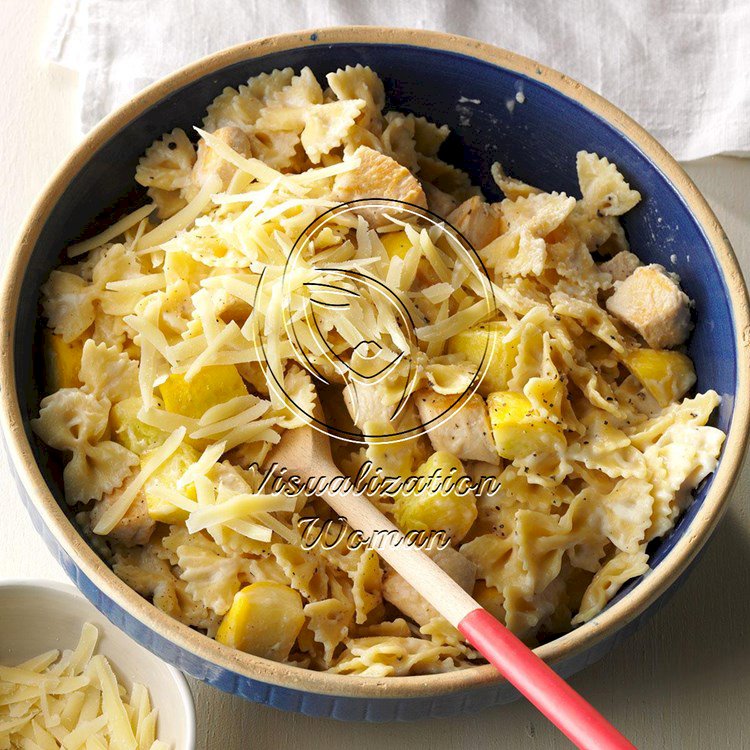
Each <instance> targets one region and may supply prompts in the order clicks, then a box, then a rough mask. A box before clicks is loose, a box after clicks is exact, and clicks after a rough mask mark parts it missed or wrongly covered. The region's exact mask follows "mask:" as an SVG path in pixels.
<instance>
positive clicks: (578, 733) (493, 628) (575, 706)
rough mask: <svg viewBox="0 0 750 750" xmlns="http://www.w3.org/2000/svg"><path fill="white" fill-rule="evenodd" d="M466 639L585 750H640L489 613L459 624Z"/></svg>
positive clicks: (481, 611) (479, 611)
mask: <svg viewBox="0 0 750 750" xmlns="http://www.w3.org/2000/svg"><path fill="white" fill-rule="evenodd" d="M458 629H459V630H460V631H461V632H462V633H463V634H464V636H466V639H467V640H468V641H469V642H470V643H471V644H472V645H473V646H474V647H475V648H476V649H477V650H478V651H479V652H481V653H482V655H483V656H484V657H485V658H486V659H487V660H488V661H489V662H490V663H491V664H492V665H493V666H494V667H495V668H496V669H497V670H498V671H499V672H500V674H502V675H503V677H505V678H506V679H507V680H508V682H511V683H512V684H513V685H515V687H516V688H518V690H519V691H520V692H521V693H523V695H525V696H526V697H527V698H528V699H529V700H530V701H531V702H532V703H533V704H534V705H535V706H536V707H537V708H538V709H539V710H540V711H541V712H542V713H543V714H544V715H545V716H546V717H547V718H548V719H549V720H550V721H551V722H552V723H553V724H555V726H557V727H558V728H559V729H560V730H561V731H562V732H563V733H564V734H565V735H566V736H567V737H568V739H570V740H571V741H572V742H573V743H575V745H576V746H577V747H579V748H581V749H582V750H625V749H626V748H627V749H628V750H634V749H635V745H633V744H632V743H631V742H629V741H628V740H627V739H626V738H625V737H623V736H622V735H621V734H620V733H619V732H618V731H617V730H616V729H615V728H614V727H613V726H612V725H611V724H610V723H609V722H608V721H607V720H606V719H605V718H604V717H603V716H602V715H601V714H600V713H599V712H598V711H597V710H596V709H595V708H594V707H593V706H591V705H590V704H589V703H587V702H586V701H585V700H584V699H583V698H582V697H581V696H580V695H578V693H576V691H575V690H573V688H571V687H570V685H568V684H567V683H566V682H565V680H563V679H562V677H560V676H559V675H558V674H557V673H556V672H554V671H553V670H552V669H551V668H550V667H548V666H547V665H546V664H545V663H544V662H543V661H542V660H541V659H540V658H539V657H538V656H537V655H536V654H535V653H534V652H533V651H531V649H529V648H527V647H526V646H525V645H524V644H523V643H521V641H519V640H518V638H516V636H514V635H513V634H512V633H511V632H510V631H509V630H508V629H507V628H505V627H504V626H503V625H501V624H500V623H499V622H498V621H497V620H496V619H495V618H494V617H493V616H492V615H491V614H490V613H489V612H487V610H485V609H482V608H481V607H480V608H479V609H475V610H474V611H473V612H470V613H469V614H468V615H466V617H464V618H463V620H461V622H460V623H459V624H458Z"/></svg>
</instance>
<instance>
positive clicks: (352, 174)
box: [333, 146, 427, 226]
mask: <svg viewBox="0 0 750 750" xmlns="http://www.w3.org/2000/svg"><path fill="white" fill-rule="evenodd" d="M353 156H354V158H357V159H359V160H360V164H359V166H358V167H356V168H355V169H352V170H350V171H349V172H344V173H343V174H340V175H338V176H337V177H336V180H335V181H334V183H333V194H334V196H335V198H336V199H337V200H340V201H342V202H346V201H353V200H359V199H362V198H388V199H390V200H398V201H404V202H406V203H414V204H416V205H417V206H422V207H423V208H427V198H426V197H425V194H424V190H422V186H421V185H420V183H419V180H417V178H416V177H415V176H414V175H413V174H412V173H411V172H410V171H409V170H408V169H407V168H406V167H403V166H401V164H399V163H398V162H397V161H396V160H395V159H391V157H390V156H386V155H385V154H381V153H380V152H379V151H375V149H372V148H370V147H369V146H360V147H359V148H358V149H357V150H356V151H355V152H354V154H353ZM361 213H362V215H363V216H364V217H365V219H367V221H368V222H369V223H370V224H371V225H372V226H381V225H383V224H386V223H388V220H387V218H385V217H384V216H383V211H382V210H380V209H363V210H362V211H361Z"/></svg>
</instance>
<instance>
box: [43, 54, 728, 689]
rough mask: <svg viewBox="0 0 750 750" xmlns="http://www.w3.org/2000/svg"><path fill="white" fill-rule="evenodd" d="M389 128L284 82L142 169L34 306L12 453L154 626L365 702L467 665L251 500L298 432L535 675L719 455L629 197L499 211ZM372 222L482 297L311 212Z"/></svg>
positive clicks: (305, 509) (371, 235) (314, 506)
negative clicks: (19, 432) (48, 463)
mask: <svg viewBox="0 0 750 750" xmlns="http://www.w3.org/2000/svg"><path fill="white" fill-rule="evenodd" d="M384 107H385V91H384V88H383V83H382V81H381V80H380V78H379V77H378V75H377V74H376V73H375V72H374V71H372V70H370V69H369V68H367V67H362V66H361V65H357V66H354V67H346V68H344V69H342V70H337V71H335V72H333V73H330V74H329V75H327V76H326V77H325V80H322V79H321V80H318V79H317V78H316V76H315V75H314V74H313V73H312V71H311V70H310V69H308V68H305V69H303V70H301V71H299V72H296V71H293V70H291V69H285V70H275V71H272V72H271V73H268V74H263V75H260V76H257V77H254V78H251V79H250V80H249V81H247V82H246V83H244V84H242V85H240V86H238V87H237V88H226V89H224V91H222V92H220V93H219V95H218V96H217V98H216V99H215V100H214V102H213V103H212V104H211V105H210V106H209V108H208V111H207V113H206V116H205V117H204V119H203V121H202V123H199V126H198V127H196V128H195V129H194V130H193V131H189V132H185V131H183V130H181V129H179V128H177V129H174V130H172V131H171V132H170V133H167V134H165V135H163V136H162V137H161V138H160V139H159V140H157V141H156V142H155V143H154V144H153V145H152V146H151V147H150V148H149V149H148V150H147V151H146V152H145V154H144V155H143V157H142V158H141V161H140V163H139V165H138V167H137V169H136V174H135V179H136V181H137V183H138V184H139V185H141V186H142V187H143V188H144V189H145V193H146V195H147V196H148V202H146V203H145V205H144V206H143V207H142V208H140V209H138V210H137V211H135V212H134V213H132V214H130V215H128V216H126V217H124V218H118V220H117V221H116V222H115V223H113V225H112V226H111V227H110V228H109V229H107V230H105V231H104V232H102V233H101V234H99V235H97V236H96V237H92V238H90V239H86V240H84V241H82V242H80V243H78V244H76V245H73V246H72V247H70V248H69V250H68V255H69V258H70V262H68V263H67V264H66V265H63V266H61V267H60V268H58V269H56V270H54V271H53V272H52V273H51V275H50V277H49V279H48V281H47V282H46V284H45V285H44V287H43V289H42V304H43V309H44V313H45V316H46V329H45V337H46V338H45V342H46V383H47V389H46V395H45V396H44V398H43V399H42V401H41V403H40V410H39V416H38V418H37V419H36V420H34V422H33V428H34V431H35V432H36V434H37V435H38V436H39V437H40V438H41V440H43V441H44V442H45V443H46V444H47V445H48V446H49V447H50V448H52V449H54V450H56V451H59V452H60V456H61V458H62V460H63V461H64V463H65V469H64V489H65V496H66V499H67V501H68V502H69V503H70V504H71V505H73V506H75V510H76V513H77V520H78V522H79V524H80V526H81V528H82V529H83V530H84V532H85V533H86V534H87V535H88V537H89V539H90V540H91V543H92V544H94V545H95V546H96V548H97V550H99V551H100V553H101V554H102V556H103V557H104V558H105V559H106V560H107V562H108V563H109V564H110V565H111V566H112V568H113V570H114V571H115V573H116V574H117V575H118V576H120V578H122V579H123V580H124V581H125V582H126V583H127V584H128V585H130V586H131V587H132V588H134V589H135V590H136V591H138V592H139V593H140V594H142V595H143V596H144V597H147V598H149V599H150V600H151V601H152V602H153V604H154V605H155V606H157V607H159V608H160V609H162V610H163V611H165V612H167V613H169V614H170V615H171V616H172V617H174V618H176V619H178V620H179V621H181V622H182V623H184V624H186V625H189V626H191V627H193V628H195V629H198V630H200V631H201V632H203V633H205V634H206V635H207V636H208V637H211V638H216V639H217V640H219V641H221V642H222V643H225V644H228V645H230V646H233V647H235V648H238V649H241V650H244V651H247V652H250V653H253V654H256V655H259V656H262V657H266V658H269V659H275V660H279V661H285V662H288V663H291V664H294V665H297V666H299V667H305V668H310V669H316V670H330V671H333V672H336V673H339V674H362V675H372V676H376V677H380V676H390V675H410V674H426V673H431V672H439V671H444V670H453V669H460V668H465V667H468V666H471V665H472V664H476V663H478V662H479V657H478V655H477V654H476V653H475V652H473V651H472V650H471V648H469V647H468V646H467V645H466V644H465V643H464V642H463V641H462V640H461V637H460V636H459V634H458V633H457V632H456V631H455V630H453V628H451V627H450V626H448V624H447V623H446V622H444V621H443V620H442V619H441V618H440V617H439V615H438V614H437V612H436V611H435V610H434V609H433V608H432V607H431V606H430V605H429V604H428V603H427V602H425V601H423V600H422V599H421V598H420V597H419V596H418V595H417V594H416V592H414V590H413V589H411V587H410V586H409V585H408V583H407V582H406V581H405V580H403V579H402V578H401V577H400V576H399V575H398V574H397V573H396V572H395V571H393V570H391V569H389V568H388V566H386V565H385V564H384V563H383V562H382V561H381V560H380V558H379V557H378V555H377V553H376V552H375V551H374V549H373V548H372V547H371V546H370V545H368V544H352V543H351V540H352V534H356V530H352V529H349V528H348V527H347V526H346V524H345V522H344V520H342V519H337V518H335V517H334V515H333V514H332V512H331V511H330V510H329V509H328V508H327V507H326V506H325V505H324V503H323V502H322V501H321V500H320V499H319V498H318V497H316V495H315V492H314V491H311V492H306V493H296V494H295V493H290V492H286V491H285V490H286V489H288V486H287V485H285V484H283V483H281V484H280V485H279V484H273V483H272V484H269V481H268V474H267V473H266V472H265V466H266V464H267V461H268V459H269V455H270V454H271V452H272V450H273V448H274V446H275V445H277V444H278V443H279V442H280V440H281V439H282V438H283V436H284V434H285V433H286V432H287V431H289V430H295V429H299V428H300V427H301V426H302V425H304V424H305V423H306V421H309V420H307V419H306V418H305V415H311V414H313V412H314V411H316V410H319V409H320V408H321V406H323V407H324V408H325V413H326V416H327V420H328V423H329V424H330V425H333V426H334V427H333V428H332V429H334V434H335V436H337V439H334V440H333V446H332V448H333V453H334V457H335V460H336V462H337V464H338V466H339V467H340V468H341V470H342V472H343V474H345V475H347V476H349V477H351V478H358V480H357V481H359V480H360V479H362V478H363V477H371V476H377V477H379V478H383V477H387V478H388V479H390V480H394V481H393V482H391V485H392V487H393V488H395V489H393V490H392V491H391V490H389V489H388V488H387V487H386V483H385V482H380V483H375V484H372V485H369V484H366V485H364V486H365V487H366V488H367V493H368V499H369V500H370V501H371V502H373V503H374V504H375V505H376V506H377V507H378V508H379V509H380V510H382V511H383V512H385V513H386V514H388V515H389V516H390V518H392V519H393V520H394V521H395V522H396V523H398V524H399V525H400V526H401V528H402V530H403V531H404V533H405V534H407V536H409V535H412V534H413V535H415V536H414V538H415V539H417V538H420V539H425V538H431V537H432V536H433V535H436V536H439V535H440V534H442V535H443V542H444V544H442V545H441V547H442V548H435V547H429V548H428V549H427V550H426V552H427V554H430V555H432V556H433V557H434V559H435V560H436V562H437V563H438V564H439V565H440V566H441V567H443V568H444V569H445V570H446V571H447V572H448V574H449V575H451V576H452V577H453V578H454V579H455V580H456V581H457V582H458V583H459V584H460V585H461V586H462V587H463V588H464V589H465V590H466V591H468V592H470V593H472V594H473V595H474V596H475V597H476V598H477V600H478V601H479V602H480V603H481V604H482V605H483V606H485V607H486V608H487V609H488V610H489V611H490V612H491V613H492V614H493V615H495V616H496V617H498V618H499V619H501V620H503V621H504V622H505V623H506V624H507V625H508V627H509V628H511V629H512V630H513V631H514V632H515V633H517V634H518V635H519V636H520V637H521V638H523V639H524V640H525V641H527V642H528V643H531V644H533V643H538V642H542V641H544V640H545V639H549V638H552V637H554V636H555V635H556V634H558V633H562V632H565V631H566V630H569V629H570V628H572V627H575V626H576V625H578V624H580V623H583V622H586V621H587V620H589V619H591V618H592V617H595V616H596V615H597V613H598V612H600V611H601V610H602V609H603V607H605V606H606V604H607V603H608V602H609V601H610V600H611V599H612V597H613V596H614V595H615V594H616V593H617V591H618V590H619V589H620V588H621V587H622V586H623V584H625V583H626V582H628V581H629V580H631V579H633V578H636V577H638V576H640V575H642V574H643V573H645V572H646V571H647V570H648V563H649V548H648V545H649V543H650V542H652V541H653V540H655V539H657V538H659V537H662V536H663V535H665V534H667V533H668V532H669V531H670V529H672V528H673V526H674V525H675V523H676V522H677V521H678V518H679V516H680V513H681V512H682V511H683V510H684V509H685V508H686V507H687V505H688V504H689V503H690V501H691V498H692V492H693V490H694V489H695V488H696V487H697V485H698V484H700V482H701V481H702V480H703V479H704V478H705V477H706V476H708V475H709V474H710V473H711V472H712V471H713V470H714V468H715V467H716V463H717V460H718V456H719V453H720V451H721V447H722V442H723V440H724V434H723V433H722V432H721V431H720V430H718V429H716V428H715V427H711V426H709V425H708V422H709V420H710V418H711V415H712V412H713V411H714V410H715V409H716V407H717V405H718V403H719V396H718V395H717V394H716V393H714V392H713V391H707V392H705V393H691V389H692V388H693V386H694V384H695V382H696V376H695V372H694V369H693V364H692V362H691V360H690V359H689V357H688V356H687V354H686V353H685V350H684V347H683V345H684V344H685V342H686V340H687V338H688V335H689V331H690V327H691V323H690V315H691V311H690V302H689V300H688V298H687V296H686V295H685V294H684V292H683V291H682V289H681V288H680V284H679V279H678V278H677V277H675V276H674V275H673V274H670V273H668V272H667V271H665V269H664V268H662V267H661V266H658V265H654V264H651V265H644V264H642V263H641V262H640V260H639V259H638V256H637V252H633V251H631V249H630V248H629V246H628V241H627V238H626V236H625V233H624V231H623V229H622V227H621V225H620V222H619V217H620V216H621V215H622V214H623V213H625V212H626V211H629V210H630V209H631V208H632V207H633V206H635V205H636V204H637V203H638V202H639V201H640V200H641V196H640V194H639V193H638V191H637V190H635V189H634V188H632V187H631V186H630V185H629V184H628V183H627V182H626V180H625V178H624V177H623V175H622V174H621V173H620V172H619V171H618V169H617V167H616V166H615V165H614V164H612V163H610V162H609V161H608V160H607V159H606V158H605V157H603V156H599V155H597V154H592V153H586V152H580V153H579V154H578V157H577V163H576V165H575V167H576V169H577V173H578V180H579V185H580V197H578V196H569V195H565V194H563V193H557V192H552V193H548V192H544V191H542V190H540V189H538V188H536V187H534V186H532V185H528V184H526V183H524V182H522V181H521V180H519V179H516V178H514V177H511V176H509V175H507V174H506V172H505V171H504V170H503V167H502V165H500V164H495V165H493V167H492V177H493V178H494V180H495V182H496V183H497V186H498V188H499V190H500V191H501V192H502V194H503V195H504V198H503V199H502V200H500V201H498V202H489V201H488V200H486V199H485V197H484V196H483V195H482V193H481V191H480V190H479V189H478V188H477V187H476V186H475V185H473V184H472V181H471V179H470V178H469V176H468V175H467V174H466V173H464V172H463V171H462V170H461V169H460V168H458V167H456V166H453V165H451V164H448V163H446V162H445V161H443V160H442V159H441V158H440V156H439V153H440V148H441V144H442V143H443V141H444V140H445V139H446V138H447V137H448V135H449V130H448V128H447V127H446V126H445V125H437V124H434V123H432V122H430V121H429V120H428V119H426V118H425V117H422V116H415V115H414V114H408V113H401V112H395V111H389V112H384V111H383V110H384ZM425 114H428V113H425ZM573 166H574V165H571V168H573ZM371 198H387V199H394V200H400V201H404V202H407V203H410V204H412V206H413V207H415V208H416V209H419V208H420V207H421V208H428V209H429V210H430V211H431V212H432V213H433V214H437V215H438V216H439V217H442V220H445V221H447V222H448V224H449V225H450V226H452V227H454V228H455V229H456V230H458V232H460V235H461V236H462V237H463V238H464V239H465V241H466V242H468V243H470V246H471V248H473V251H475V252H476V254H477V257H478V259H481V261H482V264H483V265H484V268H485V269H486V278H479V277H477V276H476V275H473V274H472V273H471V272H470V271H467V269H466V267H464V266H462V265H461V264H460V263H459V262H458V260H457V257H458V255H457V251H455V248H453V249H451V247H450V242H448V243H446V240H445V237H444V236H443V235H441V234H440V232H439V231H438V230H439V229H440V224H439V223H435V224H433V225H429V226H428V225H425V224H424V223H420V220H418V219H415V218H414V217H413V216H410V215H409V214H408V213H406V212H401V211H398V210H396V211H391V212H390V213H388V212H383V211H376V210H374V209H373V208H372V207H371V206H367V205H363V206H362V207H360V208H358V209H357V210H354V211H348V212H340V213H337V212H336V211H335V210H334V211H331V210H332V209H336V207H337V206H339V204H340V203H341V202H342V201H357V200H363V199H364V200H366V199H371ZM352 205H355V206H356V204H352ZM324 214H325V215H326V216H327V217H328V219H327V222H326V224H325V226H324V227H323V228H321V229H320V230H319V231H317V232H316V233H315V234H314V235H313V234H310V235H309V236H308V235H307V234H306V232H307V231H308V229H309V227H311V226H314V225H316V222H318V221H319V220H320V219H321V217H323V215H324ZM443 226H447V225H443ZM301 236H304V237H305V238H306V241H305V242H304V243H302V246H301V249H299V248H298V244H297V240H298V238H299V237H301ZM459 244H461V243H459ZM636 250H637V248H636ZM295 253H298V256H295V255H294V254H295ZM293 257H297V260H298V262H297V263H296V265H294V267H293V270H292V271H290V270H289V268H288V265H289V261H290V258H293ZM482 264H480V265H482ZM303 322H304V323H305V325H304V326H302V325H301V323H303ZM487 362H488V363H489V364H487V365H486V366H485V363H487ZM482 368H484V369H482ZM477 373H481V376H479V377H478V375H477ZM316 413H320V412H319V411H317V412H316ZM393 435H398V436H400V437H399V440H398V441H394V440H392V439H390V438H392V437H393ZM342 436H345V437H346V436H348V437H349V438H350V439H344V438H343V437H342ZM339 438H340V439H339ZM461 480H466V481H465V482H463V484H461ZM446 481H447V484H446ZM357 486H358V487H359V486H360V485H357ZM462 487H463V489H461V488H462ZM420 535H421V536H420ZM310 538H312V539H313V543H310Z"/></svg>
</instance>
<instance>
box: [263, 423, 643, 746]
mask: <svg viewBox="0 0 750 750" xmlns="http://www.w3.org/2000/svg"><path fill="white" fill-rule="evenodd" d="M267 464H269V465H273V464H276V465H277V466H278V467H283V468H285V469H286V476H287V477H289V476H290V475H295V474H296V475H297V476H298V477H299V478H300V479H301V480H303V481H304V480H306V479H318V478H324V477H328V478H332V477H337V476H342V475H341V472H340V471H339V469H338V468H337V467H336V465H335V464H334V462H333V458H332V456H331V446H330V443H329V440H328V436H327V435H325V434H323V433H322V432H319V431H318V430H315V429H313V428H312V427H310V426H309V425H306V426H304V427H299V428H297V429H294V430H287V431H286V432H284V433H283V436H282V439H281V441H280V443H279V444H278V445H277V447H276V448H275V450H274V451H273V452H272V453H271V454H270V456H269V458H268V460H267ZM316 494H317V495H318V496H319V497H321V498H323V499H324V500H325V501H326V502H327V503H328V504H329V505H330V506H331V508H333V510H335V511H336V513H338V514H339V515H340V516H342V517H344V518H345V519H346V521H347V523H348V524H349V526H351V527H352V528H353V529H358V530H359V531H361V532H362V534H364V536H365V537H366V538H368V539H369V538H373V537H372V535H373V533H374V532H377V531H387V532H393V533H392V534H390V535H389V539H392V540H395V539H400V540H401V544H398V545H397V544H383V545H379V546H378V547H377V552H378V554H379V555H380V556H381V557H382V558H383V559H384V560H385V561H386V562H387V563H388V564H389V565H391V566H392V567H393V568H394V569H395V570H396V572H397V573H399V574H400V575H401V576H402V577H403V578H404V579H405V580H406V581H407V582H408V583H409V584H411V586H413V587H414V589H415V590H416V591H417V592H418V593H419V594H420V595H421V596H422V597H424V598H425V599H426V600H427V601H428V602H429V603H430V604H431V605H432V606H433V607H434V608H435V609H436V610H437V611H438V612H439V613H440V614H441V615H442V616H443V617H444V618H445V619H446V620H448V622H450V623H451V624H452V625H453V626H454V627H456V628H457V629H458V630H459V631H460V632H461V633H462V634H463V635H464V637H465V638H466V640H467V641H468V642H469V643H471V645H472V646H474V648H475V649H476V650H477V651H479V652H480V653H481V654H482V655H483V656H484V657H485V658H486V659H487V661H489V662H490V663H491V664H492V665H493V666H494V667H495V668H496V669H497V670H498V671H499V672H500V674H502V675H503V677H505V678H506V679H507V680H508V681H509V682H511V683H512V684H513V685H514V686H515V687H516V688H517V689H518V690H519V692H521V693H522V694H523V695H525V696H526V698H528V699H529V701H531V703H533V704H534V705H535V706H536V707H537V708H538V709H539V710H540V711H541V712H542V713H543V714H544V715H545V716H546V717H547V718H548V719H549V720H550V721H552V722H553V723H554V724H555V725H556V726H557V727H558V728H559V729H560V730H561V731H562V732H563V733H564V734H565V735H566V736H567V737H568V738H569V739H570V740H571V741H572V742H574V743H575V744H576V745H577V746H578V747H579V748H585V749H586V750H609V749H610V748H611V749H615V748H617V750H620V749H622V748H631V749H632V748H634V745H632V744H631V743H630V742H629V741H628V740H627V739H626V738H625V737H623V736H622V735H621V734H620V733H619V732H618V731H617V730H616V729H615V728H614V727H613V726H612V725H610V724H609V723H608V722H607V720H606V719H605V718H604V717H603V716H602V715H601V714H600V713H598V712H597V711H596V710H595V709H594V708H593V707H592V706H591V705H590V704H589V703H587V702H586V701H585V700H584V699H583V698H582V697H581V696H580V695H578V693H576V692H575V690H573V688H571V687H570V686H569V685H568V684H567V683H566V682H565V681H564V680H563V679H562V678H561V677H560V676H559V675H558V674H557V673H556V672H554V671H553V670H552V669H551V668H550V667H548V666H547V665H546V664H545V663H544V662H543V661H542V660H541V659H540V658H539V657H538V656H537V655H536V654H535V653H534V652H533V651H532V650H531V649H530V648H528V647H527V646H525V645H524V644H523V643H522V642H521V641H520V640H519V639H518V638H516V636H514V635H513V634H512V633H511V632H510V631H509V630H508V629H507V628H506V627H505V626H504V625H502V624H501V623H500V622H498V621H497V620H496V619H495V618H494V617H493V616H492V615H491V614H490V613H489V612H487V610H485V609H484V608H483V607H481V606H480V605H479V604H478V603H477V602H476V601H475V600H474V599H473V598H472V597H471V596H470V595H469V594H467V593H466V592H465V591H464V590H463V589H462V588H461V587H460V586H459V585H458V584H457V583H456V582H455V581H454V580H453V579H452V578H451V577H450V576H449V575H448V574H447V573H446V572H445V571H444V570H443V569H442V568H441V567H440V566H438V565H437V564H436V563H435V562H434V561H433V560H432V559H430V558H429V557H428V556H427V555H425V554H424V553H423V552H422V551H421V550H419V549H418V548H417V547H415V546H412V545H409V544H408V542H406V540H404V538H403V536H402V535H401V532H400V531H399V530H398V528H397V527H396V526H395V525H394V524H393V523H391V521H389V520H388V518H386V516H384V515H383V514H382V513H381V512H380V511H379V510H378V509H377V508H376V507H375V506H374V505H372V504H371V503H370V502H369V501H368V500H367V498H365V497H364V496H363V495H362V494H361V493H357V492H355V491H354V488H353V487H352V486H351V484H350V486H349V488H348V490H345V491H341V492H335V493H332V492H328V491H324V492H318V493H316Z"/></svg>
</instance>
